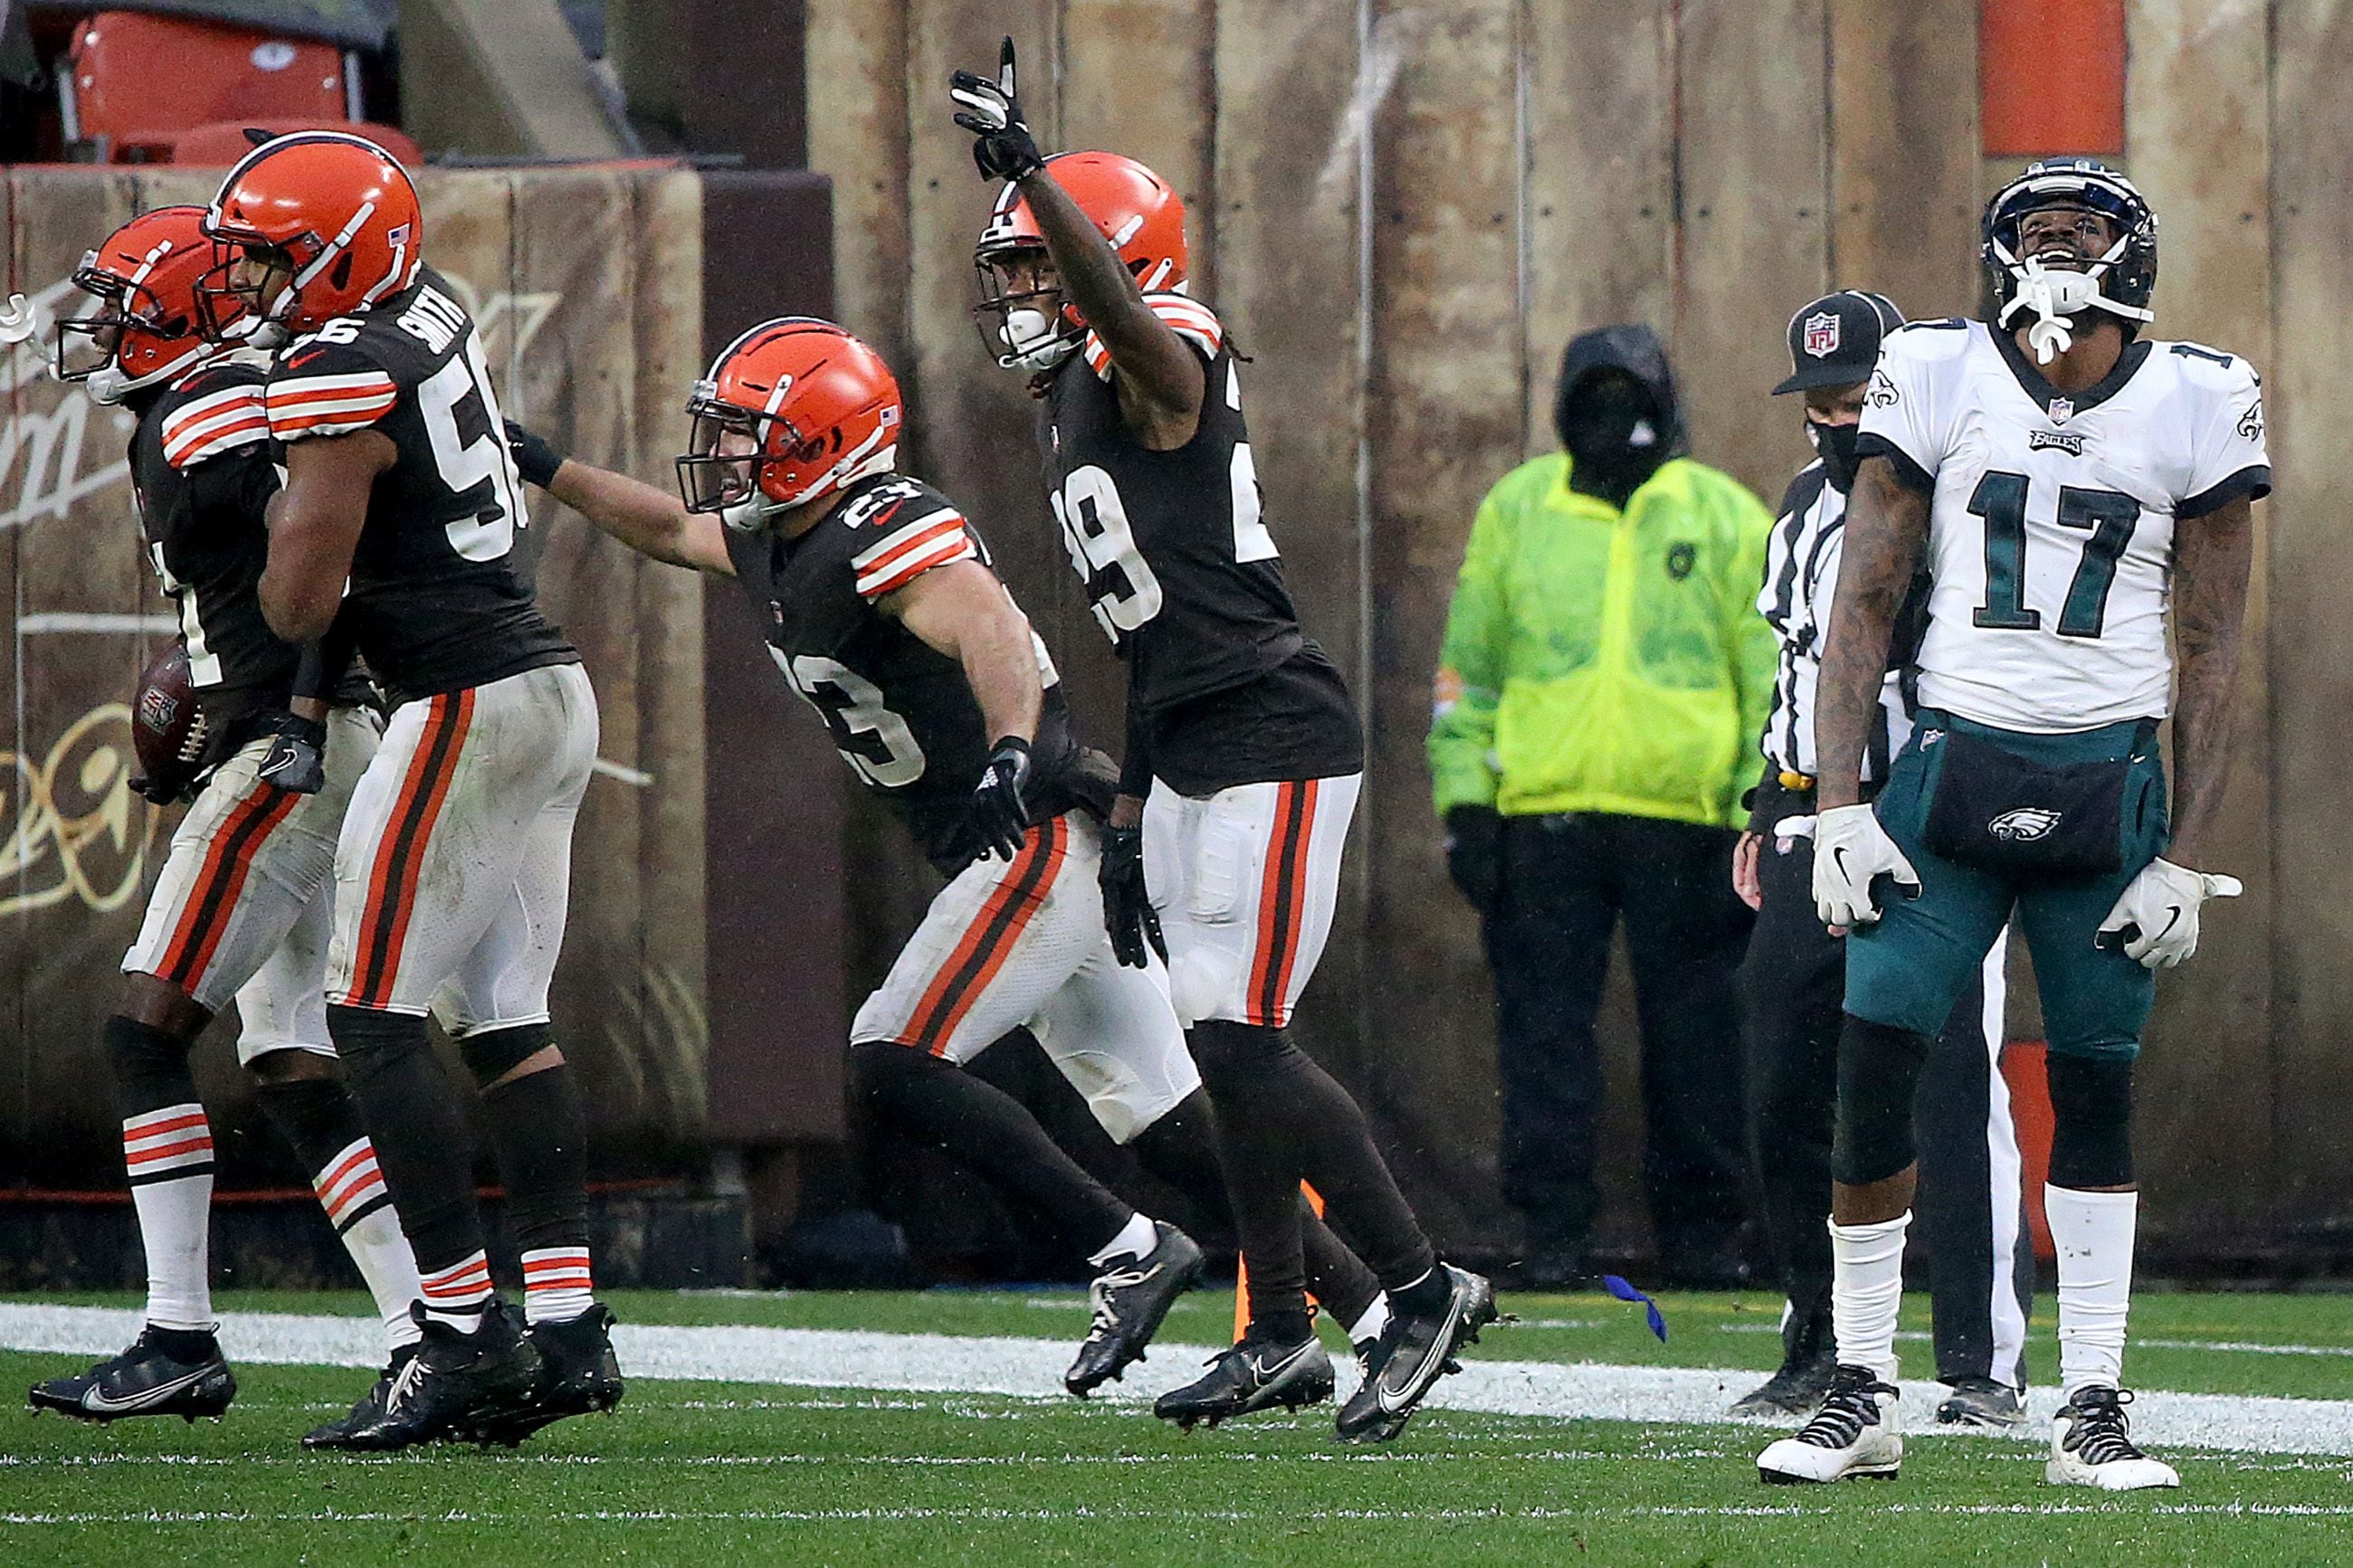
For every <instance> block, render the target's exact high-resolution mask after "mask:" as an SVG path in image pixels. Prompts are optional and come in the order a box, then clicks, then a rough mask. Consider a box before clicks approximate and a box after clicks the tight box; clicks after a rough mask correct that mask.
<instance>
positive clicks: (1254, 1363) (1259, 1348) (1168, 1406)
mask: <svg viewBox="0 0 2353 1568" xmlns="http://www.w3.org/2000/svg"><path fill="white" fill-rule="evenodd" d="M1331 1397H1332V1358H1331V1356H1330V1355H1328V1354H1327V1353H1325V1352H1324V1342H1323V1341H1321V1340H1319V1339H1317V1338H1316V1337H1315V1334H1314V1331H1313V1330H1310V1331H1308V1335H1307V1337H1306V1338H1305V1339H1303V1340H1302V1341H1300V1342H1298V1343H1297V1344H1281V1343H1276V1342H1270V1341H1266V1340H1256V1339H1250V1338H1248V1337H1247V1336H1246V1337H1244V1338H1243V1340H1242V1341H1241V1342H1240V1343H1239V1344H1237V1345H1235V1346H1233V1347H1232V1348H1231V1349H1230V1350H1224V1351H1220V1352H1218V1353H1217V1354H1216V1355H1214V1356H1211V1357H1210V1358H1209V1370H1208V1373H1205V1374H1204V1375H1202V1376H1201V1377H1198V1378H1196V1379H1195V1380H1194V1381H1193V1382H1191V1383H1188V1384H1186V1385H1185V1386H1184V1387H1182V1388H1172V1389H1170V1390H1169V1391H1168V1392H1167V1393H1166V1394H1162V1395H1161V1396H1160V1397H1159V1398H1157V1399H1155V1400H1154V1401H1153V1402H1152V1414H1154V1415H1157V1416H1159V1417H1160V1419H1162V1420H1163V1421H1174V1422H1175V1423H1176V1425H1177V1426H1179V1427H1180V1428H1182V1429H1183V1430H1185V1431H1187V1432H1190V1431H1191V1430H1192V1429H1193V1426H1194V1424H1195V1423H1196V1422H1201V1421H1206V1422H1208V1424H1209V1425H1210V1426H1216V1425H1218V1423H1219V1422H1220V1421H1229V1420H1231V1419H1232V1418H1233V1417H1235V1416H1237V1415H1250V1413H1251V1412H1252V1411H1256V1410H1269V1409H1272V1408H1273V1407H1275V1406H1276V1405H1281V1406H1282V1408H1283V1409H1285V1410H1296V1409H1298V1408H1299V1407H1300V1406H1301V1405H1318V1404H1321V1403H1322V1402H1324V1400H1326V1399H1329V1398H1331Z"/></svg>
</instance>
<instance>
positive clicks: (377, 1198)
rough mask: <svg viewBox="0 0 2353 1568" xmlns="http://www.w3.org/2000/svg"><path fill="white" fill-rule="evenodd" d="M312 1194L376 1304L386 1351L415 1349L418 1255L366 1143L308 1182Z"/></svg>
mask: <svg viewBox="0 0 2353 1568" xmlns="http://www.w3.org/2000/svg"><path fill="white" fill-rule="evenodd" d="M311 1191H312V1192H315V1193H317V1194H319V1206H320V1207H322V1208H323V1209H325V1210H326V1211H327V1218H328V1219H329V1220H330V1221H332V1223H333V1225H334V1226H335V1234H336V1235H337V1236H339V1237H342V1238H343V1250H344V1251H346V1252H348V1253H350V1254H351V1255H352V1262H353V1263H354V1264H355V1265H357V1266H358V1268H359V1271H360V1278H361V1279H364V1280H366V1281H367V1288H368V1294H369V1295H371V1296H374V1297H375V1310H376V1311H377V1312H378V1313H380V1314H381V1315H382V1316H383V1318H384V1337H385V1342H386V1343H387V1345H388V1346H389V1347H390V1348H391V1349H393V1350H398V1349H399V1348H400V1347H401V1346H403V1345H408V1344H415V1343H416V1342H417V1334H418V1329H417V1320H416V1319H415V1318H413V1317H411V1316H409V1313H408V1308H409V1303H411V1302H412V1301H415V1300H418V1299H419V1298H421V1297H422V1296H423V1295H424V1293H425V1287H424V1282H423V1281H422V1280H420V1279H417V1254H416V1253H414V1252H412V1251H411V1250H409V1246H408V1237H406V1235H404V1234H403V1233H402V1231H401V1228H400V1216H399V1215H397V1214H396V1213H394V1212H393V1207H392V1194H389V1193H387V1192H385V1187H384V1173H383V1172H382V1171H381V1170H379V1169H378V1168H377V1166H376V1162H375V1145H374V1144H372V1143H370V1142H368V1141H367V1140H366V1139H365V1138H360V1139H355V1140H353V1143H352V1145H351V1147H350V1148H348V1149H345V1150H343V1152H340V1153H338V1154H337V1155H336V1156H335V1157H334V1158H333V1159H332V1160H330V1161H328V1162H327V1163H326V1165H325V1166H324V1168H322V1169H321V1170H320V1171H319V1172H318V1173H315V1174H313V1175H312V1176H311Z"/></svg>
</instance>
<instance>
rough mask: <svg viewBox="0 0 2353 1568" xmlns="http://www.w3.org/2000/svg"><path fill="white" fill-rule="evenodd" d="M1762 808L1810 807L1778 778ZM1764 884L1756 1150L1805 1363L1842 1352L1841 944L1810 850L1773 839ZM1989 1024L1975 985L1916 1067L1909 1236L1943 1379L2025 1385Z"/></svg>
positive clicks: (1788, 1332) (2006, 1133)
mask: <svg viewBox="0 0 2353 1568" xmlns="http://www.w3.org/2000/svg"><path fill="white" fill-rule="evenodd" d="M1757 804H1758V809H1757V815H1756V818H1755V820H1757V821H1758V822H1760V823H1778V822H1779V821H1780V820H1782V819H1783V818H1785V817H1789V816H1807V815H1810V814H1811V813H1812V811H1813V809H1814V800H1813V795H1812V793H1811V792H1810V791H1809V792H1805V793H1803V794H1799V793H1793V792H1790V791H1788V790H1785V789H1783V788H1782V787H1781V786H1780V785H1779V784H1778V783H1775V782H1773V781H1769V780H1768V781H1767V783H1766V784H1765V785H1764V786H1763V787H1762V788H1761V789H1760V790H1759V791H1758V803H1757ZM1783 844H1786V845H1788V848H1787V849H1786V850H1783V849H1782V848H1781V847H1780V846H1781V845H1783ZM1813 877H1814V848H1813V840H1812V839H1810V838H1803V837H1800V838H1791V839H1778V838H1776V837H1774V836H1773V835H1772V834H1770V833H1769V832H1768V833H1767V835H1766V837H1765V841H1764V843H1763V844H1762V845H1761V846H1760V847H1759V849H1758V853H1757V881H1758V884H1759V885H1760V887H1761V889H1762V890H1763V893H1764V903H1763V907H1762V908H1760V909H1759V910H1757V928H1756V931H1755V933H1754V934H1753V935H1752V936H1751V937H1750V938H1749V942H1748V952H1747V955H1746V958H1744V959H1743V960H1742V962H1741V965H1740V991H1741V1002H1742V1012H1743V1018H1744V1024H1745V1026H1746V1035H1747V1041H1748V1109H1749V1147H1750V1149H1751V1151H1752V1152H1753V1154H1754V1156H1755V1159H1756V1162H1757V1178H1758V1182H1759V1185H1760V1188H1761V1190H1762V1192H1763V1194H1764V1201H1765V1230H1766V1236H1767V1240H1768V1241H1769V1243H1770V1244H1771V1247H1772V1251H1773V1261H1774V1265H1775V1268H1776V1269H1777V1270H1778V1274H1779V1277H1780V1283H1781V1288H1782V1289H1783V1290H1784V1291H1785V1292H1787V1294H1788V1300H1789V1316H1788V1321H1787V1322H1785V1323H1784V1324H1783V1325H1782V1348H1783V1351H1784V1352H1786V1354H1787V1355H1788V1358H1789V1359H1791V1360H1794V1361H1804V1360H1810V1359H1812V1358H1813V1357H1814V1356H1815V1355H1817V1354H1820V1353H1826V1352H1829V1351H1830V1350H1831V1242H1830V1231H1829V1228H1828V1225H1829V1220H1830V1213H1831V1127H1832V1123H1833V1121H1834V1118H1835V1113H1836V1110H1837V1099H1838V1093H1837V1090H1838V1037H1839V1026H1840V1019H1841V1015H1842V1013H1843V1011H1844V1009H1843V1007H1842V1003H1843V1002H1844V999H1845V995H1846V944H1845V942H1843V941H1841V939H1839V938H1836V937H1833V936H1831V934H1830V932H1829V931H1827V930H1825V929H1824V928H1823V925H1822V922H1821V920H1820V916H1818V915H1817V914H1816V913H1815V912H1814V893H1813ZM1985 1014H1986V1005H1985V994H1984V990H1983V987H1982V985H1981V984H1971V985H1970V987H1969V989H1968V992H1967V993H1966V994H1963V996H1962V997H1961V999H1960V1000H1959V1001H1958V1002H1957V1003H1956V1004H1955V1005H1954V1006H1953V1013H1952V1016H1951V1017H1950V1019H1948V1020H1947V1023H1946V1026H1945V1032H1944V1033H1943V1034H1942V1035H1941V1036H1939V1037H1937V1040H1936V1047H1935V1048H1934V1049H1932V1050H1931V1051H1930V1052H1929V1053H1928V1058H1927V1061H1926V1065H1925V1067H1924V1068H1923V1069H1922V1071H1921V1074H1920V1086H1919V1089H1918V1091H1917V1094H1916V1096H1915V1099H1914V1101H1913V1137H1914V1140H1915V1144H1916V1146H1917V1148H1918V1150H1919V1154H1920V1184H1919V1191H1918V1194H1917V1195H1916V1196H1915V1199H1914V1203H1913V1215H1912V1231H1911V1235H1912V1237H1913V1238H1914V1239H1915V1240H1916V1241H1918V1242H1919V1243H1920V1244H1921V1245H1922V1246H1923V1247H1924V1248H1925V1249H1926V1252H1927V1254H1928V1257H1929V1259H1930V1272H1929V1289H1930V1297H1931V1302H1932V1310H1933V1313H1934V1318H1935V1325H1934V1326H1935V1332H1934V1336H1933V1337H1934V1339H1935V1341H1936V1375H1937V1377H1938V1378H1939V1379H1941V1380H1942V1381H1944V1382H1946V1383H1950V1382H1952V1381H1954V1380H1955V1379H1956V1378H1961V1377H1990V1378H1993V1379H1994V1380H1995V1381H1997V1382H2001V1383H2008V1384H2013V1385H2015V1384H2021V1383H2022V1382H2023V1378H2022V1377H2021V1373H2020V1370H2019V1363H2018V1351H2019V1346H2020V1343H2021V1341H2022V1339H2023V1336H2024V1334H2025V1328H2026V1317H2027V1309H2028V1305H2029V1303H2030V1302H2031V1300H2032V1297H2033V1294H2034V1246H2033V1240H2032V1237H2031V1236H2030V1235H2029V1234H2028V1232H2027V1227H2026V1223H2025V1211H2024V1196H2023V1194H2021V1192H2020V1191H2019V1182H2020V1173H2019V1161H2018V1141H2017V1135H2016V1133H2015V1131H2013V1130H2012V1128H2011V1125H2010V1114H2009V1102H2008V1099H2007V1094H2006V1091H2005V1093H2004V1094H2003V1095H2002V1097H2001V1098H2000V1100H1999V1102H1997V1098H1996V1092H1995V1091H1996V1088H1997V1084H1996V1078H1995V1072H1994V1067H1993V1042H1989V1039H1988V1038H1987V1033H1986V1030H1987V1024H1986V1018H1985ZM1998 1209H1999V1210H2000V1214H1999V1215H1998V1213H1997V1210H1998ZM1998 1218H1999V1221H2000V1223H1997V1220H1998ZM1998 1319H1999V1321H1997V1320H1998Z"/></svg>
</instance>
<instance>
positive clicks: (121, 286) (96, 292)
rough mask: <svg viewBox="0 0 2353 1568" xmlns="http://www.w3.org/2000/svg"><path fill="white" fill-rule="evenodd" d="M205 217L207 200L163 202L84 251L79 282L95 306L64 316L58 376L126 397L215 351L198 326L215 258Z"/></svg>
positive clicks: (98, 395)
mask: <svg viewBox="0 0 2353 1568" xmlns="http://www.w3.org/2000/svg"><path fill="white" fill-rule="evenodd" d="M204 217H205V209H204V208H202V207H157V208H156V209H155V210H154V211H153V212H149V213H142V214H141V215H140V216H137V217H135V218H132V220H131V221H130V222H129V223H126V224H124V225H123V226H121V228H118V229H116V230H115V231H114V232H113V233H112V234H111V235H108V236H107V237H106V239H105V241H104V243H102V244H100V246H99V247H98V248H97V249H95V250H91V251H87V252H85V253H84V254H83V256H82V258H81V265H80V266H79V267H78V268H75V269H74V275H73V282H74V287H75V288H77V289H80V290H81V291H82V292H83V293H84V294H85V295H88V296H89V297H90V300H91V308H90V309H89V310H86V311H85V312H84V313H82V314H80V315H77V316H69V317H66V318H64V319H62V320H60V321H58V341H57V375H58V380H59V381H70V382H82V383H85V384H86V385H85V387H84V390H85V391H87V392H88V393H89V394H90V396H91V397H92V398H94V399H96V400H97V401H98V402H100V403H120V402H121V401H122V399H123V398H124V397H125V396H126V395H129V394H131V393H133V392H137V391H139V390H140V389H141V388H142V387H148V386H153V385H154V384H157V383H158V382H164V381H168V380H170V379H172V378H173V377H174V376H176V375H178V374H181V373H182V372H183V371H185V370H188V369H191V368H193V367H194V366H195V364H197V363H199V362H200V361H202V360H204V359H205V358H206V356H207V355H210V354H212V353H216V352H217V351H216V347H215V345H214V344H212V343H210V342H206V340H205V338H204V336H203V334H202V333H201V332H200V331H199V330H198V327H199V323H198V321H197V317H198V314H199V310H198V305H197V300H196V289H197V286H198V285H199V284H201V283H202V282H203V281H204V277H205V274H206V272H208V271H209V270H211V268H212V265H213V242H212V241H211V240H210V239H209V238H207V237H206V235H205V231H204ZM230 319H231V321H234V320H235V319H236V318H235V317H231V318H230Z"/></svg>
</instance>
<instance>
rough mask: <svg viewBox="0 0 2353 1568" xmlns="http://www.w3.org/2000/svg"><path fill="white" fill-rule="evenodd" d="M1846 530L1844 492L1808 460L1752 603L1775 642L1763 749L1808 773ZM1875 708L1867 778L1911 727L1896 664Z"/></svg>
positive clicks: (1883, 767) (1786, 769) (1785, 503)
mask: <svg viewBox="0 0 2353 1568" xmlns="http://www.w3.org/2000/svg"><path fill="white" fill-rule="evenodd" d="M1845 536H1846V492H1845V491H1844V490H1841V489H1839V488H1838V487H1837V486H1836V485H1834V484H1832V483H1831V482H1830V476H1829V474H1828V473H1827V472H1826V471H1825V470H1824V469H1823V468H1822V465H1821V464H1820V463H1819V462H1815V463H1812V464H1810V465H1808V466H1807V467H1806V468H1804V469H1803V470H1802V471H1800V472H1799V475H1798V477H1797V478H1796V479H1792V480H1790V481H1789V489H1788V494H1786V495H1785V496H1783V497H1782V500H1781V514H1780V516H1779V517H1778V518H1777V519H1776V520H1775V521H1774V523H1773V533H1772V537H1771V540H1770V542H1769V543H1768V545H1767V552H1766V557H1765V586H1764V588H1763V590H1762V591H1761V592H1760V593H1758V595H1757V610H1758V611H1759V613H1761V614H1762V615H1763V616H1764V617H1765V619H1766V622H1767V624H1768V625H1769V626H1772V628H1773V636H1774V637H1776V638H1777V639H1778V641H1779V643H1780V645H1781V658H1780V666H1779V668H1778V671H1777V672H1776V673H1775V675H1774V679H1773V710H1772V712H1771V713H1770V714H1768V715H1767V718H1766V720H1765V735H1764V751H1765V755H1766V757H1767V760H1768V761H1770V762H1771V763H1772V764H1773V766H1774V767H1775V768H1776V769H1777V770H1778V771H1779V772H1781V773H1803V774H1805V775H1806V776H1807V777H1809V778H1810V777H1812V776H1813V772H1814V684H1815V681H1816V679H1817V678H1818V677H1819V676H1820V673H1821V667H1822V655H1821V649H1822V643H1823V642H1824V641H1825V640H1826V639H1827V638H1828V637H1829V636H1830V629H1831V595H1833V594H1834V593H1835V592H1836V591H1837V588H1838V574H1839V554H1840V551H1841V546H1842V544H1843V542H1844V540H1845ZM1902 640H1903V639H1902V638H1901V637H1899V638H1898V642H1899V644H1900V642H1901V641H1902ZM1879 708H1880V722H1879V724H1878V725H1877V726H1876V728H1875V729H1874V731H1873V735H1872V737H1871V741H1870V743H1869V744H1868V745H1866V746H1865V747H1864V749H1863V759H1862V776H1863V778H1864V779H1865V780H1866V781H1870V780H1873V779H1880V778H1884V777H1885V776H1886V775H1887V760H1888V758H1889V757H1890V756H1892V755H1894V752H1896V751H1898V750H1900V749H1901V748H1902V746H1903V744H1904V742H1905V740H1906V739H1907V738H1909V736H1910V735H1911V733H1912V721H1911V717H1910V714H1909V713H1908V711H1907V710H1906V708H1905V699H1904V682H1903V680H1902V679H1901V678H1900V676H1899V674H1898V673H1897V672H1896V671H1894V670H1891V671H1890V672H1889V674H1888V677H1887V680H1886V684H1885V685H1884V686H1883V688H1882V689H1881V691H1880V698H1879Z"/></svg>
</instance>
